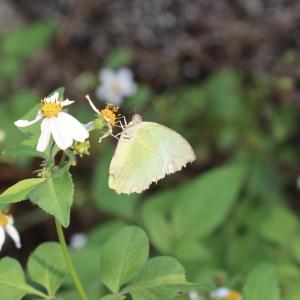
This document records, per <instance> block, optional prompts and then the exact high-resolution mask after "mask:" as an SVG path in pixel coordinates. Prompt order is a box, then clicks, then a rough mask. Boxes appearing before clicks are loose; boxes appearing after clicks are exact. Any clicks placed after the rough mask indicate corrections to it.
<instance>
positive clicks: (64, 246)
mask: <svg viewBox="0 0 300 300" xmlns="http://www.w3.org/2000/svg"><path fill="white" fill-rule="evenodd" d="M55 226H56V232H57V236H58V240H59V243H60V245H61V248H62V251H63V255H64V257H65V261H66V264H67V267H68V270H69V272H70V275H71V277H72V280H73V283H74V286H75V287H76V290H77V293H78V295H79V297H80V299H81V300H89V298H88V296H87V294H86V292H85V290H84V288H83V286H82V284H81V281H80V279H79V276H78V274H77V272H76V270H75V267H74V265H73V262H72V260H71V257H70V254H69V251H68V247H67V244H66V240H65V236H64V233H63V229H62V226H61V224H60V223H59V221H57V220H56V219H55Z"/></svg>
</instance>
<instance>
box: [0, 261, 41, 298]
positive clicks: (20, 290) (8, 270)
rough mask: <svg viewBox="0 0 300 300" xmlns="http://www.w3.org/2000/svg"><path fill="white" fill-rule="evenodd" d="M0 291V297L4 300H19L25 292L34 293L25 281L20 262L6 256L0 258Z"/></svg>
mask: <svg viewBox="0 0 300 300" xmlns="http://www.w3.org/2000/svg"><path fill="white" fill-rule="evenodd" d="M0 291H1V299H5V300H20V299H22V298H23V297H24V296H25V295H27V294H36V290H35V289H34V288H32V287H31V286H29V285H28V284H27V283H26V281H25V276H24V273H23V270H22V268H21V266H20V264H19V263H18V262H17V261H16V260H15V259H12V258H8V257H6V258H3V259H1V260H0ZM37 292H38V291H37Z"/></svg>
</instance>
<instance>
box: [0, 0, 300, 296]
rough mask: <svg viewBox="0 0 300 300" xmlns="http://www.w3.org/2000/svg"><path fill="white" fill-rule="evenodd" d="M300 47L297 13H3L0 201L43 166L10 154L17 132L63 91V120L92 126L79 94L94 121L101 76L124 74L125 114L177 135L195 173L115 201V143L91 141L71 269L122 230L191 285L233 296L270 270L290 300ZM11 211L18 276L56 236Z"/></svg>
mask: <svg viewBox="0 0 300 300" xmlns="http://www.w3.org/2000/svg"><path fill="white" fill-rule="evenodd" d="M299 34H300V3H299V1H288V0H227V1H226V0H222V1H204V0H147V1H143V0H130V1H129V0H127V1H126V0H86V1H79V0H52V1H50V0H44V1H30V3H29V2H28V1H25V0H7V1H5V0H0V58H1V59H0V61H1V63H0V148H1V150H2V151H3V152H2V154H1V156H0V160H1V164H0V174H1V175H0V188H1V190H5V189H6V188H8V187H9V186H10V185H12V184H14V183H16V182H17V181H19V180H21V179H25V178H28V177H31V176H32V172H33V171H34V170H36V169H37V168H39V165H40V164H41V160H40V159H38V158H32V157H30V155H28V157H25V158H24V153H18V152H16V151H14V150H13V149H14V145H16V144H19V143H21V142H22V140H23V139H24V135H23V134H22V133H21V132H20V131H18V129H17V128H15V126H14V125H13V122H14V121H15V120H17V119H19V118H21V117H22V116H23V115H24V114H25V113H26V112H27V111H28V110H29V109H30V108H31V107H32V106H33V105H34V104H36V103H37V101H39V100H40V99H41V98H43V97H45V96H47V95H48V94H49V93H50V92H51V91H53V90H55V89H56V88H58V87H60V86H65V88H66V90H65V96H66V97H68V98H70V99H74V100H76V105H74V106H73V107H71V108H70V112H71V113H73V114H74V115H76V116H77V117H78V118H80V120H81V121H82V122H88V121H89V120H91V119H92V118H93V117H94V113H93V112H92V111H91V109H90V107H89V106H88V105H87V103H86V101H85V100H84V96H85V95H86V94H90V96H91V97H92V99H93V100H94V103H95V104H96V105H97V107H99V108H103V107H104V102H101V101H100V100H101V99H97V98H98V97H97V93H96V91H97V88H98V87H99V85H101V80H100V77H99V73H100V71H101V70H102V69H103V68H110V69H113V70H118V69H120V68H123V67H126V68H129V69H131V71H132V72H133V74H134V75H133V76H134V80H135V82H136V86H137V88H136V91H135V93H133V94H132V95H131V96H130V97H126V98H124V99H123V101H122V103H121V105H120V106H121V111H122V113H123V114H124V115H126V116H127V117H128V118H129V119H130V116H131V115H132V114H133V113H135V112H138V113H139V114H141V115H142V116H143V118H144V119H145V120H148V121H154V122H158V123H160V124H164V125H167V126H169V127H171V128H173V129H174V130H176V131H178V132H179V133H180V134H182V135H183V136H184V137H186V138H187V140H188V141H189V142H190V143H191V145H192V146H193V148H194V150H195V152H196V155H197V161H196V162H195V163H193V164H192V165H189V166H188V167H187V168H186V169H185V170H184V171H183V172H180V173H178V174H176V175H174V176H171V177H168V178H167V179H166V180H163V181H161V182H159V184H158V185H157V186H155V185H154V186H152V188H151V189H150V190H149V191H147V192H145V193H144V194H142V195H134V196H131V197H123V196H118V195H116V194H115V193H114V192H113V191H110V190H109V189H108V187H107V180H108V166H109V162H110V160H111V157H112V155H113V151H114V147H115V145H116V141H115V140H113V139H106V140H105V141H103V142H102V143H101V144H98V143H97V138H98V137H99V136H98V135H97V134H93V135H92V137H91V140H92V141H91V143H92V144H93V147H92V148H91V150H90V152H91V153H90V155H89V156H84V157H83V158H82V159H81V160H80V161H79V162H78V166H77V168H74V169H73V174H74V180H75V184H76V194H75V205H74V209H73V211H72V218H71V220H72V221H71V227H70V228H69V229H68V230H67V231H66V233H67V236H68V240H69V242H70V243H71V241H72V236H73V235H74V234H76V233H84V235H83V236H82V235H81V236H80V237H81V240H80V241H82V243H79V244H80V247H79V248H81V246H83V245H85V246H83V248H81V249H80V250H77V251H74V259H75V261H76V264H78V265H80V263H81V264H82V262H84V261H86V260H85V259H86V257H91V256H92V255H95V257H97V253H98V252H97V251H96V250H95V248H94V245H96V244H97V245H99V244H101V243H103V242H104V241H105V240H106V239H107V237H108V236H110V235H111V234H112V233H113V232H114V231H116V230H117V229H118V228H120V227H122V226H123V225H124V224H138V225H140V226H143V227H144V228H145V229H146V231H147V233H148V235H149V236H150V240H151V243H152V252H153V254H167V255H172V256H175V257H177V258H178V259H179V260H180V261H181V262H182V263H183V264H184V266H185V267H186V269H187V274H188V277H189V279H190V280H192V281H198V282H213V283H214V284H216V285H225V286H229V287H230V288H233V289H235V290H241V286H242V285H243V282H244V280H245V277H246V276H247V274H249V272H250V271H251V270H252V269H253V268H254V267H255V266H256V265H257V264H258V263H260V262H262V261H267V262H270V263H272V264H274V266H275V268H276V271H277V274H278V280H279V283H280V286H281V288H282V292H281V293H282V297H283V299H288V300H299V295H300V287H299V284H298V282H299V278H300V235H299V229H300V224H299V211H300V205H299V189H300V177H299V175H300V168H299V134H300V132H299V126H298V124H299V116H300V115H299V108H300V98H299V79H300V63H299V62H300V56H299V47H300V39H299ZM106 100H107V101H109V99H106ZM27 154H28V153H27ZM237 164H238V165H239V168H238V169H237V168H236V167H235V166H236V165H237ZM232 165H235V166H234V167H232ZM241 168H242V169H243V172H241V170H240V169H241ZM241 174H243V175H241ZM214 176H215V177H214ZM205 178H206V179H205ZM177 189H179V190H180V193H177V192H176V191H177ZM191 189H192V190H193V193H191ZM230 189H233V190H234V192H232V193H231V194H232V195H231V194H230V192H228V190H230ZM216 190H217V191H216ZM174 191H175V192H176V193H175V192H174ZM210 191H215V193H216V194H215V195H211V194H209V193H210ZM217 192H219V194H218V193H217ZM227 194H230V195H227ZM11 211H12V213H13V214H14V216H15V218H16V226H17V228H18V229H19V230H20V232H21V237H22V242H23V247H22V250H21V251H18V250H17V249H15V248H14V246H13V244H12V243H11V242H9V243H6V245H5V248H4V249H3V251H2V252H1V256H5V255H10V256H13V257H16V258H18V259H19V260H20V261H21V262H23V263H25V262H26V260H27V257H28V255H29V254H30V253H31V251H32V250H33V249H34V248H35V247H36V246H37V245H38V244H40V243H42V242H44V241H48V240H56V234H55V228H54V225H53V221H52V219H51V218H50V216H48V215H47V214H44V213H43V212H42V211H41V210H40V209H38V208H37V207H35V206H33V205H31V204H30V203H29V201H24V202H22V203H21V204H18V205H15V206H13V207H12V209H11ZM193 212H196V213H193ZM190 219H192V220H193V222H194V223H193V222H192V221H191V222H190V224H185V225H182V224H183V223H184V222H186V220H190ZM178 220H181V221H178ZM178 222H179V223H180V222H183V223H180V224H181V225H182V226H181V225H178V224H179V223H178ZM186 223H187V222H186ZM180 226H181V227H180ZM178 227H180V228H181V230H179V231H180V232H181V234H179V233H178V232H179V231H178ZM203 228H204V229H203ZM184 230H187V232H190V231H191V230H192V231H193V232H194V234H192V236H190V237H188V239H187V237H186V234H184V232H185V231H184ZM158 232H159V234H158ZM77 242H78V240H77ZM75 248H76V246H75ZM95 259H97V258H95ZM87 265H88V264H84V265H83V266H80V268H82V269H84V270H85V271H83V272H82V273H84V274H83V275H82V276H83V277H84V279H83V280H85V281H86V282H88V283H90V285H91V288H90V290H91V291H92V292H91V293H95V290H97V293H99V294H101V288H100V287H99V286H98V285H97V283H93V284H94V285H93V284H92V283H91V282H92V280H91V274H93V273H92V271H91V270H92V269H93V268H95V263H94V262H92V263H90V264H89V265H88V266H87ZM199 299H200V298H199Z"/></svg>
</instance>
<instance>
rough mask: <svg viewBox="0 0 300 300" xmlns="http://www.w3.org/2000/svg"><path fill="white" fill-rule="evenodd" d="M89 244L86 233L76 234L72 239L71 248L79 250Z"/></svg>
mask: <svg viewBox="0 0 300 300" xmlns="http://www.w3.org/2000/svg"><path fill="white" fill-rule="evenodd" d="M86 243H87V237H86V235H85V234H84V233H75V234H73V235H72V236H71V238H70V248H71V249H74V250H79V249H81V248H83V247H84V246H85V245H86Z"/></svg>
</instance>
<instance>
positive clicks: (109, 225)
mask: <svg viewBox="0 0 300 300" xmlns="http://www.w3.org/2000/svg"><path fill="white" fill-rule="evenodd" d="M124 226H125V222H123V221H121V220H114V221H110V222H106V223H104V224H101V225H99V226H96V227H95V228H93V230H91V231H90V232H89V233H88V245H92V246H97V247H101V246H103V244H104V243H106V242H107V241H108V239H109V238H110V237H111V236H112V235H114V234H115V233H116V232H118V231H119V230H121V229H122V228H123V227H124Z"/></svg>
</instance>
